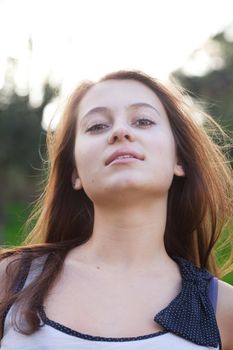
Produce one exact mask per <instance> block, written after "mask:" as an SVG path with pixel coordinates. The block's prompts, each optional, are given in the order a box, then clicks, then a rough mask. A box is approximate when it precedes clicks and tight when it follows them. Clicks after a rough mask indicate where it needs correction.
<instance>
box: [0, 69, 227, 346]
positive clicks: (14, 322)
mask: <svg viewBox="0 0 233 350" xmlns="http://www.w3.org/2000/svg"><path fill="white" fill-rule="evenodd" d="M199 113H200V112H199ZM199 119H200V118H199ZM199 119H198V120H199ZM208 126H211V128H212V129H211V130H212V134H213V136H214V138H215V141H216V138H217V136H216V135H217V134H216V132H215V131H214V130H218V131H219V132H221V128H220V127H219V126H218V125H217V124H216V123H215V122H214V121H213V120H212V119H211V118H210V117H208V116H205V122H204V123H202V124H201V123H200V122H198V121H197V118H196V111H194V110H193V107H192V108H191V107H190V106H189V104H187V103H186V102H185V98H184V96H183V95H182V94H180V93H179V92H178V91H175V90H174V91H173V89H172V88H167V87H165V86H163V85H162V84H161V83H159V82H158V81H156V80H155V79H152V78H151V77H149V76H147V75H146V74H144V73H142V72H139V71H119V72H115V73H111V74H109V75H107V76H105V77H104V78H102V79H101V80H100V81H98V82H97V83H93V82H90V81H85V82H83V83H82V84H81V85H80V86H79V87H78V88H77V89H76V90H75V91H74V93H73V94H72V96H71V98H70V100H69V101H68V103H67V107H66V110H65V112H64V115H63V118H62V119H61V121H60V124H59V126H58V127H57V129H56V131H55V132H48V147H49V171H48V179H47V184H46V186H45V191H44V193H43V196H42V197H41V198H40V201H39V204H38V206H37V208H36V211H35V212H34V214H33V215H32V218H31V220H32V221H33V222H34V223H35V225H34V228H33V229H32V231H31V233H30V235H29V236H28V238H27V239H26V241H25V242H24V244H23V245H22V246H21V247H17V248H12V249H2V253H1V263H0V267H1V289H0V301H1V304H0V317H1V320H2V324H1V325H2V341H1V348H2V349H4V350H5V349H30V350H44V349H48V350H50V349H57V350H58V349H71V350H72V349H80V350H83V349H85V350H87V349H88V350H91V349H97V350H102V349H120V350H129V349H135V350H136V349H146V350H150V349H151V350H152V349H153V350H155V349H169V350H170V349H171V348H172V349H177V350H178V349H179V350H182V349H185V350H189V349H190V350H191V349H198V350H201V349H224V350H230V349H233V333H232V324H233V288H232V287H231V286H230V285H228V284H227V283H225V282H222V281H221V280H220V277H221V273H223V271H222V272H221V270H220V268H219V266H218V264H217V261H216V258H215V255H214V253H213V248H214V245H215V243H216V242H217V240H218V239H219V237H220V233H221V232H223V228H225V230H224V234H226V233H227V232H228V234H230V232H231V231H230V229H231V226H230V225H231V224H232V194H233V190H232V188H233V186H232V172H231V168H230V165H229V162H227V158H226V157H227V156H226V155H223V153H222V152H221V146H220V145H217V144H215V143H214V141H213V140H212V139H211V137H210V135H208V132H207V131H206V128H207V127H208ZM213 127H214V128H215V129H214V130H213ZM222 135H223V134H222ZM217 141H218V140H217ZM228 222H229V224H228ZM221 237H222V236H221ZM228 251H229V249H228ZM217 292H218V293H217Z"/></svg>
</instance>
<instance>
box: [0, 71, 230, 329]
mask: <svg viewBox="0 0 233 350" xmlns="http://www.w3.org/2000/svg"><path fill="white" fill-rule="evenodd" d="M109 79H134V80H137V81H139V82H141V83H143V84H145V85H146V86H148V87H149V88H150V89H151V90H152V91H153V92H154V93H155V94H156V95H157V96H158V97H159V99H160V100H161V102H162V104H163V106H164V108H165V110H166V112H167V115H168V118H169V122H170V125H171V129H172V132H173V135H174V138H175V143H176V148H177V154H178V157H179V159H180V160H181V162H182V165H183V167H184V170H185V174H186V175H185V177H176V176H174V179H173V182H172V185H171V187H170V189H169V193H168V204H167V207H168V208H167V209H168V211H167V222H166V228H165V234H164V242H165V248H166V251H167V253H168V254H169V256H171V257H172V256H181V257H183V258H185V259H187V260H189V261H191V262H192V263H193V264H195V265H196V266H199V267H202V268H207V269H208V270H209V271H210V272H212V273H213V274H215V275H216V276H219V277H221V276H222V275H223V274H224V273H225V272H226V271H230V270H229V269H228V270H224V269H222V270H221V268H220V266H218V264H217V259H216V256H215V250H214V249H213V248H214V247H215V246H216V245H215V243H216V242H217V241H220V240H219V238H221V237H222V235H221V237H220V234H221V233H224V235H226V234H227V233H228V235H229V234H230V233H231V232H232V231H231V224H232V216H233V215H232V212H233V209H232V198H233V184H232V170H231V167H230V160H229V159H228V158H229V157H228V153H227V152H226V149H225V151H224V147H225V146H224V144H223V143H224V142H223V141H224V140H225V138H226V137H227V136H226V134H225V133H224V132H223V130H222V129H221V127H220V126H219V125H218V124H217V123H216V122H215V121H214V119H212V118H211V117H210V116H208V115H206V114H204V113H202V112H201V111H198V113H199V114H200V113H202V115H204V123H203V124H201V123H199V122H198V121H197V119H196V117H195V116H196V113H197V110H195V109H194V107H191V106H190V104H189V103H187V102H186V99H185V95H184V93H182V92H180V91H179V89H178V88H172V87H169V88H168V87H166V86H165V85H163V84H162V83H160V82H158V81H157V80H155V79H153V78H151V77H150V76H148V75H146V74H144V73H142V72H141V71H118V72H114V73H111V74H108V75H106V76H104V77H103V78H102V79H101V80H100V81H105V80H109ZM97 83H98V82H97ZM95 84H96V83H94V82H91V81H83V82H82V83H81V84H80V85H79V86H78V88H77V89H76V90H75V91H74V92H73V94H72V95H71V97H70V99H69V101H68V102H67V105H66V109H65V111H64V114H63V117H62V118H61V120H60V123H59V125H58V127H57V128H56V130H55V131H53V130H51V129H50V128H49V129H48V132H47V147H48V162H47V163H46V164H47V167H46V169H45V173H46V180H45V188H44V191H43V193H42V195H41V196H40V198H39V199H38V201H37V203H36V205H35V206H34V210H33V211H32V214H31V216H30V218H29V220H28V223H27V227H30V225H33V226H32V228H30V233H29V235H28V236H27V238H26V239H25V241H24V242H23V244H22V245H21V246H20V247H14V248H13V247H11V248H8V249H6V248H4V249H3V248H2V253H1V255H0V260H3V259H5V258H6V257H10V259H9V260H10V263H9V264H8V267H7V278H6V284H5V297H4V298H3V300H2V301H1V304H0V321H1V320H3V319H4V314H5V312H6V310H7V308H9V306H10V305H12V304H13V303H14V302H18V301H20V304H21V305H23V309H21V312H23V313H24V316H25V319H26V320H27V321H28V322H27V323H28V327H27V328H26V329H25V328H23V327H22V326H20V325H17V322H16V318H15V321H14V322H15V325H16V327H17V328H18V329H19V331H20V332H22V333H24V334H32V333H33V332H35V331H36V330H37V329H38V327H39V324H40V319H39V317H38V314H37V311H38V307H39V306H40V305H42V304H43V300H44V297H45V295H46V293H47V292H48V289H49V287H51V285H52V283H53V282H54V281H55V279H56V277H57V276H58V274H59V272H60V271H61V267H62V265H63V262H64V259H65V257H66V254H67V253H68V252H69V251H70V250H71V249H72V248H74V247H76V246H78V245H81V244H83V243H84V242H86V241H87V240H88V239H89V238H90V237H91V235H92V229H93V221H94V208H93V203H92V202H91V200H90V199H89V198H88V196H87V195H86V193H85V191H84V189H81V190H79V191H74V189H73V187H72V184H71V174H72V171H73V169H74V168H75V162H74V154H73V153H74V143H75V136H76V135H75V130H76V122H77V117H78V116H77V114H78V113H77V109H78V106H79V103H80V101H81V100H82V98H83V96H84V95H85V94H86V92H87V91H88V90H89V89H90V88H91V87H92V86H93V85H95ZM218 135H220V136H221V139H219V137H218ZM229 140H230V139H229ZM228 149H229V148H228ZM228 251H229V252H232V249H231V248H229V249H228ZM46 254H47V260H46V263H45V264H44V266H43V270H42V272H41V273H40V275H39V276H38V277H37V278H36V279H35V280H34V281H33V282H32V283H31V284H29V285H28V286H27V287H26V288H25V289H23V290H21V291H16V290H15V285H16V282H17V280H19V278H21V277H22V276H21V274H22V271H24V270H25V266H30V264H31V262H32V261H33V260H34V259H35V258H37V257H40V256H44V255H46ZM12 257H13V259H12ZM230 260H231V256H230V257H229V260H228V261H230ZM20 276H21V277H20ZM16 304H17V303H16Z"/></svg>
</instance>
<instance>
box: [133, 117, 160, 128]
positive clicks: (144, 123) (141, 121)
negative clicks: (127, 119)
mask: <svg viewBox="0 0 233 350" xmlns="http://www.w3.org/2000/svg"><path fill="white" fill-rule="evenodd" d="M137 123H138V124H139V126H143V127H148V126H150V125H154V124H155V122H153V121H152V120H150V119H147V118H140V119H138V120H137V121H136V123H135V124H137Z"/></svg>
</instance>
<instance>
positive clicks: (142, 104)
mask: <svg viewBox="0 0 233 350" xmlns="http://www.w3.org/2000/svg"><path fill="white" fill-rule="evenodd" d="M139 107H147V108H150V109H153V110H154V111H155V112H156V113H157V114H158V115H160V113H159V111H158V110H157V109H156V108H155V107H153V106H152V105H151V104H149V103H146V102H137V103H133V104H130V105H128V106H126V109H131V108H132V109H133V108H139ZM111 112H112V110H111V109H110V108H108V107H103V106H100V107H95V108H92V109H90V110H89V111H88V112H87V113H86V114H84V116H83V117H82V121H83V120H84V118H85V119H86V118H87V117H89V116H90V115H92V114H95V113H109V114H110V113H111Z"/></svg>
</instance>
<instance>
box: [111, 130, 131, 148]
mask: <svg viewBox="0 0 233 350" xmlns="http://www.w3.org/2000/svg"><path fill="white" fill-rule="evenodd" d="M124 140H128V141H130V142H133V141H134V140H135V136H134V134H133V132H132V130H129V129H128V128H126V127H117V128H114V130H113V131H112V133H111V134H110V135H109V138H108V143H110V144H112V143H114V142H115V141H124Z"/></svg>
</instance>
